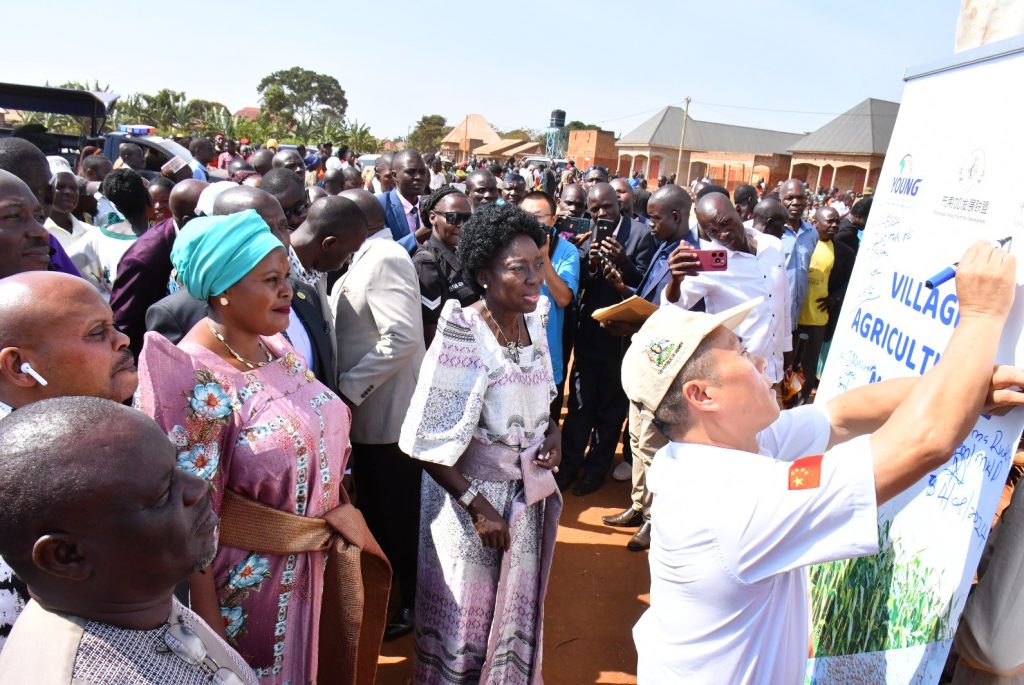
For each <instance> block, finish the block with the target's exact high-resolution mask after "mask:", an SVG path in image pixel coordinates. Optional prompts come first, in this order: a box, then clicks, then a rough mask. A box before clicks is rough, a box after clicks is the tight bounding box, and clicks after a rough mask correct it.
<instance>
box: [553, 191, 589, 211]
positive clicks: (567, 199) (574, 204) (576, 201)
mask: <svg viewBox="0 0 1024 685" xmlns="http://www.w3.org/2000/svg"><path fill="white" fill-rule="evenodd" d="M558 204H559V205H560V206H561V208H562V209H564V210H565V211H567V212H569V214H570V215H571V216H574V217H577V218H578V217H582V216H583V215H584V214H586V212H587V191H586V190H584V189H583V186H581V185H579V184H578V183H570V184H569V185H567V186H565V187H564V188H562V194H561V195H560V196H559V198H558Z"/></svg>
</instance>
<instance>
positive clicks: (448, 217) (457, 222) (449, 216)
mask: <svg viewBox="0 0 1024 685" xmlns="http://www.w3.org/2000/svg"><path fill="white" fill-rule="evenodd" d="M435 214H437V216H440V217H444V222H445V223H446V224H448V225H450V226H461V225H462V224H464V223H466V222H467V221H469V217H471V216H473V215H472V214H471V213H470V212H435Z"/></svg>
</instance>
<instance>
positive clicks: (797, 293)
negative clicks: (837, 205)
mask: <svg viewBox="0 0 1024 685" xmlns="http://www.w3.org/2000/svg"><path fill="white" fill-rule="evenodd" d="M779 199H780V200H781V201H782V204H783V206H784V207H785V208H786V212H787V213H788V214H789V220H788V221H787V222H786V227H785V228H784V229H783V231H782V236H781V237H782V254H783V256H784V257H785V259H786V280H787V285H788V286H789V306H790V309H791V313H792V315H793V316H792V318H791V319H790V321H792V322H793V330H794V331H795V330H796V322H797V319H799V318H800V308H801V307H802V306H803V304H804V298H806V297H807V272H808V271H809V270H810V266H811V254H812V253H813V252H814V247H815V245H817V244H818V232H817V231H816V230H815V229H814V226H811V225H810V224H809V223H807V222H806V221H804V220H803V214H804V209H805V208H806V206H807V197H806V194H805V192H804V182H803V181H801V180H800V179H798V178H791V179H789V180H788V181H786V182H785V183H783V184H782V188H781V189H780V190H779Z"/></svg>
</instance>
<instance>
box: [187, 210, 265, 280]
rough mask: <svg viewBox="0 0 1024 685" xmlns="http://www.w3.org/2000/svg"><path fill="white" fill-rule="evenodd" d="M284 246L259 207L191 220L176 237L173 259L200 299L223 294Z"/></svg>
mask: <svg viewBox="0 0 1024 685" xmlns="http://www.w3.org/2000/svg"><path fill="white" fill-rule="evenodd" d="M278 247H284V245H282V244H281V241H280V240H278V239H277V238H275V237H274V234H273V233H271V232H270V227H269V226H267V224H266V222H265V221H263V219H261V218H260V215H259V214H257V213H256V210H255V209H247V210H245V211H244V212H237V213H235V214H226V215H223V216H203V217H198V218H195V219H192V220H191V221H189V222H188V223H187V224H186V225H185V228H183V229H181V232H180V233H179V234H178V237H177V238H176V239H175V240H174V248H173V249H172V250H171V263H172V264H174V268H175V269H177V271H178V280H179V281H181V284H182V285H184V286H185V289H186V290H188V292H189V294H190V295H192V297H194V298H196V299H198V300H208V299H209V298H210V297H211V296H213V295H219V294H220V293H222V292H224V291H225V290H227V289H228V288H230V287H231V286H233V285H234V284H235V283H238V282H239V281H240V280H242V278H243V277H244V276H245V275H246V274H247V273H249V272H250V271H252V269H253V267H255V266H256V265H257V264H259V263H260V260H262V259H263V258H264V257H266V256H267V254H269V253H270V251H271V250H273V249H275V248H278Z"/></svg>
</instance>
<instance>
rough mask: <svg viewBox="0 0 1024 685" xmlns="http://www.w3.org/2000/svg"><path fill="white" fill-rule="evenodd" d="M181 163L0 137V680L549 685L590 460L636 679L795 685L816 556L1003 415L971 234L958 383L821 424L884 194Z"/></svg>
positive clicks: (126, 149)
mask: <svg viewBox="0 0 1024 685" xmlns="http://www.w3.org/2000/svg"><path fill="white" fill-rule="evenodd" d="M187 142H188V143H189V149H190V152H191V154H192V157H193V160H192V162H191V164H189V165H183V166H181V167H180V168H178V169H177V170H172V169H171V168H169V167H164V170H163V171H162V172H155V171H153V170H152V169H147V162H146V159H145V156H144V154H143V152H142V150H141V149H140V148H139V147H138V146H137V145H135V144H133V143H126V144H124V145H122V147H121V149H120V155H119V158H118V159H117V160H116V161H115V162H114V163H112V162H111V160H109V159H107V158H106V157H104V156H103V155H102V154H99V151H98V150H96V149H87V150H83V151H82V154H81V155H80V156H79V157H78V158H77V159H75V160H71V161H69V160H68V159H66V158H64V157H60V156H55V157H49V158H48V157H47V156H45V155H44V154H43V153H42V152H41V151H40V150H39V149H38V148H37V147H36V146H35V145H33V144H32V143H31V142H29V141H28V140H25V139H24V138H20V137H17V136H15V137H11V138H5V139H0V338H2V342H0V409H3V415H4V416H5V418H3V420H2V421H0V455H2V456H0V462H2V463H3V465H4V467H5V468H2V469H0V501H3V502H4V503H5V516H4V517H3V521H2V523H0V555H2V557H3V562H4V563H3V565H2V566H0V619H2V623H0V648H2V650H3V651H2V652H0V682H50V681H49V680H46V678H44V677H43V676H42V675H40V674H44V673H45V674H50V675H51V676H52V677H53V678H55V679H56V678H60V677H63V676H62V675H61V674H64V675H66V676H68V677H74V678H76V679H78V680H76V681H75V682H79V681H81V682H96V683H108V682H109V683H115V682H116V683H121V682H175V683H205V682H210V681H211V678H214V679H215V680H214V682H221V683H236V682H245V683H254V682H257V681H258V682H263V683H311V682H331V683H370V682H372V681H373V677H374V676H373V674H374V670H375V667H376V659H377V654H378V650H379V647H380V642H381V640H382V639H396V638H399V637H401V636H403V635H406V634H408V633H410V632H412V633H414V638H415V643H416V657H415V682H416V683H424V684H428V683H475V682H480V683H534V684H536V683H540V682H542V677H541V665H542V651H543V650H542V647H543V625H544V598H545V594H546V591H547V585H548V575H549V572H550V568H551V561H552V558H553V555H554V553H555V534H556V531H557V526H558V520H559V514H560V511H561V506H562V497H563V494H562V493H567V492H571V493H572V495H573V496H578V497H586V496H587V495H589V494H591V493H593V492H595V491H596V490H598V489H599V488H601V487H602V485H603V484H604V482H605V480H606V479H607V478H608V477H613V478H615V479H618V480H622V481H631V484H632V490H631V499H630V501H629V502H628V503H627V502H624V503H623V507H624V508H623V511H622V512H621V513H619V514H615V515H611V516H606V517H605V519H604V520H605V523H606V524H607V525H609V526H615V527H624V528H636V529H637V530H636V533H635V534H634V535H633V536H632V538H631V539H630V541H629V543H628V548H629V549H630V550H633V551H641V550H647V549H650V552H651V553H650V565H651V572H652V588H651V608H650V610H649V611H648V612H647V613H646V614H645V616H644V618H643V619H642V620H641V621H640V623H639V624H638V625H637V626H636V629H635V632H634V635H635V639H636V644H637V649H638V653H639V656H640V665H639V676H640V682H642V683H668V682H687V683H692V682H715V683H721V682H802V675H799V673H800V672H801V669H802V660H803V659H805V658H806V655H807V635H808V626H807V606H806V604H807V596H806V574H805V572H804V571H803V568H804V567H806V566H807V565H809V564H811V563H814V562H818V561H824V560H828V559H835V558H842V557H845V556H854V555H858V554H868V553H872V551H873V550H874V549H875V547H876V545H877V530H876V509H877V506H878V504H880V503H881V502H883V501H885V500H887V499H889V498H891V497H893V496H894V495H896V494H897V493H899V492H901V491H902V490H903V489H906V488H907V487H909V486H910V485H912V484H913V483H914V482H915V481H916V480H917V479H918V478H919V477H921V476H922V475H923V474H924V473H926V472H927V471H928V470H930V469H931V468H934V467H935V466H936V465H937V464H938V463H941V462H942V461H944V460H945V459H946V458H948V455H949V453H950V452H951V451H952V450H953V449H954V447H955V446H956V444H957V443H958V442H959V440H961V439H962V438H963V437H964V435H965V433H966V431H967V430H968V429H969V427H970V426H971V425H972V424H973V421H974V420H975V419H976V418H977V416H978V414H979V412H981V411H982V410H983V409H991V408H993V407H994V406H996V405H1016V404H1021V403H1022V398H1021V396H1020V393H1018V392H1015V391H1014V388H1017V387H1018V386H1019V384H1020V383H1021V382H1024V372H1021V371H1019V370H1017V369H1010V368H1005V367H1000V368H998V369H997V371H996V374H995V376H993V373H992V368H993V364H994V355H995V347H996V343H997V342H998V334H999V330H1000V327H1001V324H1002V322H1003V321H1005V319H1006V317H1007V315H1008V313H1009V309H1010V305H1011V303H1012V297H1013V288H1012V282H1013V275H1012V274H1013V269H1014V261H1013V259H1012V257H1009V256H1007V255H1005V253H1003V252H1002V251H1000V250H997V249H995V248H991V247H986V246H981V245H978V246H975V247H973V248H972V249H971V250H970V251H969V252H968V253H967V254H966V255H965V257H964V258H963V259H962V260H961V262H960V271H959V273H958V276H957V290H958V296H959V305H960V315H961V325H960V326H958V327H957V329H956V333H955V334H954V338H953V341H952V342H951V343H950V346H949V348H948V349H947V350H946V352H945V353H944V354H943V355H942V358H941V361H940V363H938V364H937V365H936V366H935V367H934V368H933V369H931V370H930V371H929V372H928V373H927V374H925V375H924V376H922V377H921V378H919V379H916V380H910V379H897V380H893V381H888V382H886V383H879V384H875V385H873V386H870V387H868V388H861V389H857V390H854V391H851V392H850V393H848V394H847V395H843V396H840V397H838V398H835V399H833V400H831V401H830V402H828V403H827V405H825V404H824V403H814V402H813V399H814V388H815V380H816V377H817V374H818V369H819V368H820V366H821V364H822V363H823V360H824V358H825V356H826V355H827V352H828V345H829V341H830V340H831V337H832V335H833V333H834V330H835V323H836V318H837V316H838V313H839V310H840V308H841V306H842V302H843V298H844V294H845V291H846V287H847V284H848V282H849V279H850V273H851V269H852V266H853V263H854V260H855V259H856V255H857V248H858V245H859V240H860V235H861V232H862V230H863V228H864V225H865V221H866V219H867V217H868V214H869V211H870V207H871V202H872V198H871V197H870V196H867V197H863V198H860V199H857V200H856V201H855V202H854V201H853V200H852V198H851V197H850V196H849V195H848V194H840V193H838V189H836V191H835V192H826V191H824V190H823V189H819V190H820V192H818V193H812V192H809V191H808V189H807V187H806V185H805V183H804V182H803V181H802V180H800V179H795V178H794V179H788V180H786V181H784V182H781V183H779V184H778V186H777V187H776V188H774V189H771V190H769V189H768V188H765V187H764V185H763V183H761V184H758V185H756V186H755V185H740V186H737V187H736V188H734V189H733V191H732V192H731V193H730V191H729V190H727V189H726V188H724V187H722V186H719V185H716V184H714V183H712V182H710V181H709V180H707V179H698V180H697V181H696V182H695V183H694V184H693V185H692V186H691V187H683V186H680V185H677V184H676V183H675V182H674V181H675V179H674V178H665V177H662V178H660V179H658V183H657V187H656V188H655V189H653V190H651V191H648V190H647V181H646V179H645V178H643V176H642V174H640V173H638V172H636V173H632V174H630V175H629V176H628V177H618V176H615V175H613V174H610V173H609V171H608V170H607V169H605V168H603V167H600V166H593V167H590V168H588V169H585V170H583V171H582V172H581V171H579V170H577V169H576V168H575V165H573V164H572V163H569V164H568V165H567V166H566V167H565V168H564V169H557V168H554V165H552V164H544V163H541V164H539V165H530V164H527V163H523V162H519V163H515V162H504V163H499V162H489V161H487V160H475V159H471V160H469V161H468V162H467V163H465V164H461V165H458V166H454V167H453V166H452V165H451V164H450V163H449V162H448V161H447V160H445V159H442V158H441V157H440V156H439V155H437V154H426V155H421V154H420V152H418V151H417V150H414V149H405V150H402V151H400V152H396V153H394V154H388V155H382V156H380V157H378V158H376V160H375V163H374V164H372V165H370V164H367V165H365V168H360V164H359V162H358V159H357V155H356V154H355V151H353V150H350V149H348V148H341V149H339V150H338V151H336V152H335V151H333V146H332V145H331V144H329V143H323V144H320V145H319V146H317V150H316V152H312V151H308V150H306V149H305V148H301V146H300V147H285V146H282V145H279V144H278V143H277V142H276V141H266V142H265V143H263V144H261V145H257V146H250V145H249V141H239V142H236V141H231V140H226V139H223V138H218V139H216V140H210V139H205V138H194V139H192V140H190V141H187ZM300 148H301V149H300ZM707 251H714V252H716V253H718V254H722V253H724V255H725V257H726V259H727V262H726V263H725V264H724V265H723V266H724V268H710V267H709V265H708V263H707V260H706V254H705V253H706V252H707ZM631 298H636V299H638V300H644V301H646V303H648V304H649V305H653V306H654V307H656V308H657V309H656V311H655V313H654V314H652V315H651V316H650V317H649V318H648V319H647V320H646V322H645V323H643V324H638V323H630V322H628V321H625V320H621V319H615V318H614V317H612V318H605V319H603V320H601V321H599V320H598V319H597V318H595V317H594V314H595V313H598V312H599V310H606V309H607V308H609V307H614V306H615V305H618V304H620V303H622V302H624V301H626V300H630V299H631ZM801 379H802V382H801ZM566 386H568V387H566ZM129 402H130V403H131V404H132V406H133V407H134V409H128V408H127V407H125V406H123V405H124V404H126V403H129ZM801 405H807V406H801ZM784 407H787V408H790V409H791V411H786V412H782V413H781V414H780V409H781V408H784ZM924 415H928V416H933V417H935V419H934V422H925V423H923V422H921V421H919V420H918V417H920V416H924ZM940 419H941V420H940ZM933 423H934V425H933ZM864 433H873V434H874V437H873V438H872V449H871V453H870V454H865V455H863V456H862V458H861V459H859V460H850V461H848V462H837V461H835V460H832V459H830V458H829V457H828V456H826V457H824V458H823V457H821V456H820V455H821V454H822V453H823V452H824V451H825V450H826V448H827V447H829V446H831V445H834V444H837V443H839V442H842V441H845V440H848V439H850V438H851V437H854V436H856V435H860V434H864ZM620 443H621V451H622V454H623V459H622V461H620V462H617V461H616V454H617V452H618V450H619V446H620ZM813 455H819V456H813ZM697 465H699V468H698V466H697ZM723 473H727V474H728V475H727V476H723V475H722V474H723ZM392 585H394V586H395V587H394V592H391V589H392ZM30 597H31V600H32V601H29V599H30ZM755 606H756V607H760V608H756V609H755V608H752V607H755ZM19 614H20V616H19ZM12 626H13V628H12ZM628 628H629V627H628V626H623V631H626V630H628ZM51 635H59V639H50V636H51ZM3 640H6V644H4V643H3ZM26 674H31V675H26ZM66 681H67V680H66V679H65V680H64V681H62V682H66ZM54 682H57V680H54Z"/></svg>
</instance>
